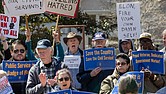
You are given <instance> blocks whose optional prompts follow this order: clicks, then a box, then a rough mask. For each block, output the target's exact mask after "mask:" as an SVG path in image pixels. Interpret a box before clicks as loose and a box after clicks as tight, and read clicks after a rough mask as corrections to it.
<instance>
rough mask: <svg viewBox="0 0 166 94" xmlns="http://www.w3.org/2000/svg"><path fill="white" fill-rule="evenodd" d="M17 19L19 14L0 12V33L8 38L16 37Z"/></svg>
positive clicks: (17, 30) (17, 29)
mask: <svg viewBox="0 0 166 94" xmlns="http://www.w3.org/2000/svg"><path fill="white" fill-rule="evenodd" d="M19 21H20V17H19V16H12V17H10V16H7V15H5V14H0V33H1V34H3V35H4V36H5V37H8V38H18V32H19Z"/></svg>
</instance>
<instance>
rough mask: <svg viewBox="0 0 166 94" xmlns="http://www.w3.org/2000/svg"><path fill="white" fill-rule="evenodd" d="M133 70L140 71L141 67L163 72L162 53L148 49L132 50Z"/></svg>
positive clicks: (159, 72)
mask: <svg viewBox="0 0 166 94" xmlns="http://www.w3.org/2000/svg"><path fill="white" fill-rule="evenodd" d="M132 62H133V68H134V71H141V70H142V68H144V69H146V68H147V69H149V70H150V71H152V72H153V73H157V74H165V63H164V53H163V52H158V51H153V50H148V51H134V52H132Z"/></svg>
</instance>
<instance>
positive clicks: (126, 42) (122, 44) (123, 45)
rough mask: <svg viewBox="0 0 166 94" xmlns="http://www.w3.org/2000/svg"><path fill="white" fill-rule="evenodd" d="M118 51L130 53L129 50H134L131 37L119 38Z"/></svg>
mask: <svg viewBox="0 0 166 94" xmlns="http://www.w3.org/2000/svg"><path fill="white" fill-rule="evenodd" d="M118 48H119V52H120V53H125V54H127V55H130V52H131V51H134V50H135V48H134V43H133V41H132V40H131V39H121V40H119V47H118Z"/></svg>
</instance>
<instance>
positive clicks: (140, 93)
mask: <svg viewBox="0 0 166 94" xmlns="http://www.w3.org/2000/svg"><path fill="white" fill-rule="evenodd" d="M126 75H132V76H133V77H134V78H135V80H136V82H137V84H138V94H143V90H144V73H142V72H137V71H133V72H127V73H125V74H123V75H122V76H126ZM119 81H120V80H118V82H117V84H116V85H115V86H114V88H113V90H112V92H111V94H118V89H119V86H118V84H119Z"/></svg>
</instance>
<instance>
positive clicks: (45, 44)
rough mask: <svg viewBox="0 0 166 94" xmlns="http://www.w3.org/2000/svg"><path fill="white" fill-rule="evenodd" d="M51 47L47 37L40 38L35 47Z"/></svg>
mask: <svg viewBox="0 0 166 94" xmlns="http://www.w3.org/2000/svg"><path fill="white" fill-rule="evenodd" d="M48 47H51V42H50V41H49V40H48V39H42V40H39V41H38V42H37V47H36V48H48Z"/></svg>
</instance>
